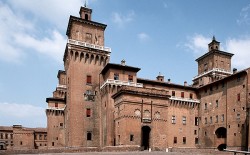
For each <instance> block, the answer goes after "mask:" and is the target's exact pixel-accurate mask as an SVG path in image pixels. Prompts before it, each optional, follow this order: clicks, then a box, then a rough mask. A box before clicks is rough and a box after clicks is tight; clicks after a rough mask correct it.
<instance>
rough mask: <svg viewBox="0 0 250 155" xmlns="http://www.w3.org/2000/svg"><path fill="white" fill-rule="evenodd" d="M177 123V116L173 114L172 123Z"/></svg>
mask: <svg viewBox="0 0 250 155" xmlns="http://www.w3.org/2000/svg"><path fill="white" fill-rule="evenodd" d="M175 123H176V118H175V116H174V115H173V116H172V124H175Z"/></svg>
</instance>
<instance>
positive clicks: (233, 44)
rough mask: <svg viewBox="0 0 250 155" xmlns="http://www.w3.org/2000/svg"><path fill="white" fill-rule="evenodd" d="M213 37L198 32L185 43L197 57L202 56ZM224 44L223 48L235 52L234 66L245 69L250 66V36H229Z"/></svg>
mask: <svg viewBox="0 0 250 155" xmlns="http://www.w3.org/2000/svg"><path fill="white" fill-rule="evenodd" d="M210 42H211V38H207V37H204V36H203V35H201V34H196V35H194V36H193V37H188V42H187V43H186V44H184V46H185V47H187V48H188V49H189V50H191V51H192V52H193V54H194V56H195V57H198V56H201V55H202V54H204V53H205V52H207V51H208V44H209V43H210ZM225 43H226V44H224V46H222V45H221V50H225V51H226V52H229V53H233V54H234V56H233V58H232V67H236V68H239V69H245V68H248V67H250V61H249V60H248V58H249V57H250V36H246V37H244V38H229V39H226V41H225Z"/></svg>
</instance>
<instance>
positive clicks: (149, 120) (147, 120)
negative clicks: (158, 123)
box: [142, 118, 151, 123]
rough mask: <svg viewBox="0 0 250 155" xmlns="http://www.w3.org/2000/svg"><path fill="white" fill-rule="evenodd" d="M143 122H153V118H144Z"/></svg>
mask: <svg viewBox="0 0 250 155" xmlns="http://www.w3.org/2000/svg"><path fill="white" fill-rule="evenodd" d="M142 122H143V123H151V118H142Z"/></svg>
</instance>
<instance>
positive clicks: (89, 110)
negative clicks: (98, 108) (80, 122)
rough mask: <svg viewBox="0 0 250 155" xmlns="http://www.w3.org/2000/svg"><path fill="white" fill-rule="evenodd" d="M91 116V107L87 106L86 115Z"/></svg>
mask: <svg viewBox="0 0 250 155" xmlns="http://www.w3.org/2000/svg"><path fill="white" fill-rule="evenodd" d="M90 116H91V109H89V108H87V109H86V117H90Z"/></svg>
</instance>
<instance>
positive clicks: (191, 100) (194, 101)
mask: <svg viewBox="0 0 250 155" xmlns="http://www.w3.org/2000/svg"><path fill="white" fill-rule="evenodd" d="M169 99H170V100H174V101H183V102H191V103H200V100H198V99H191V98H182V97H175V96H171V97H170V98H169Z"/></svg>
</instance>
